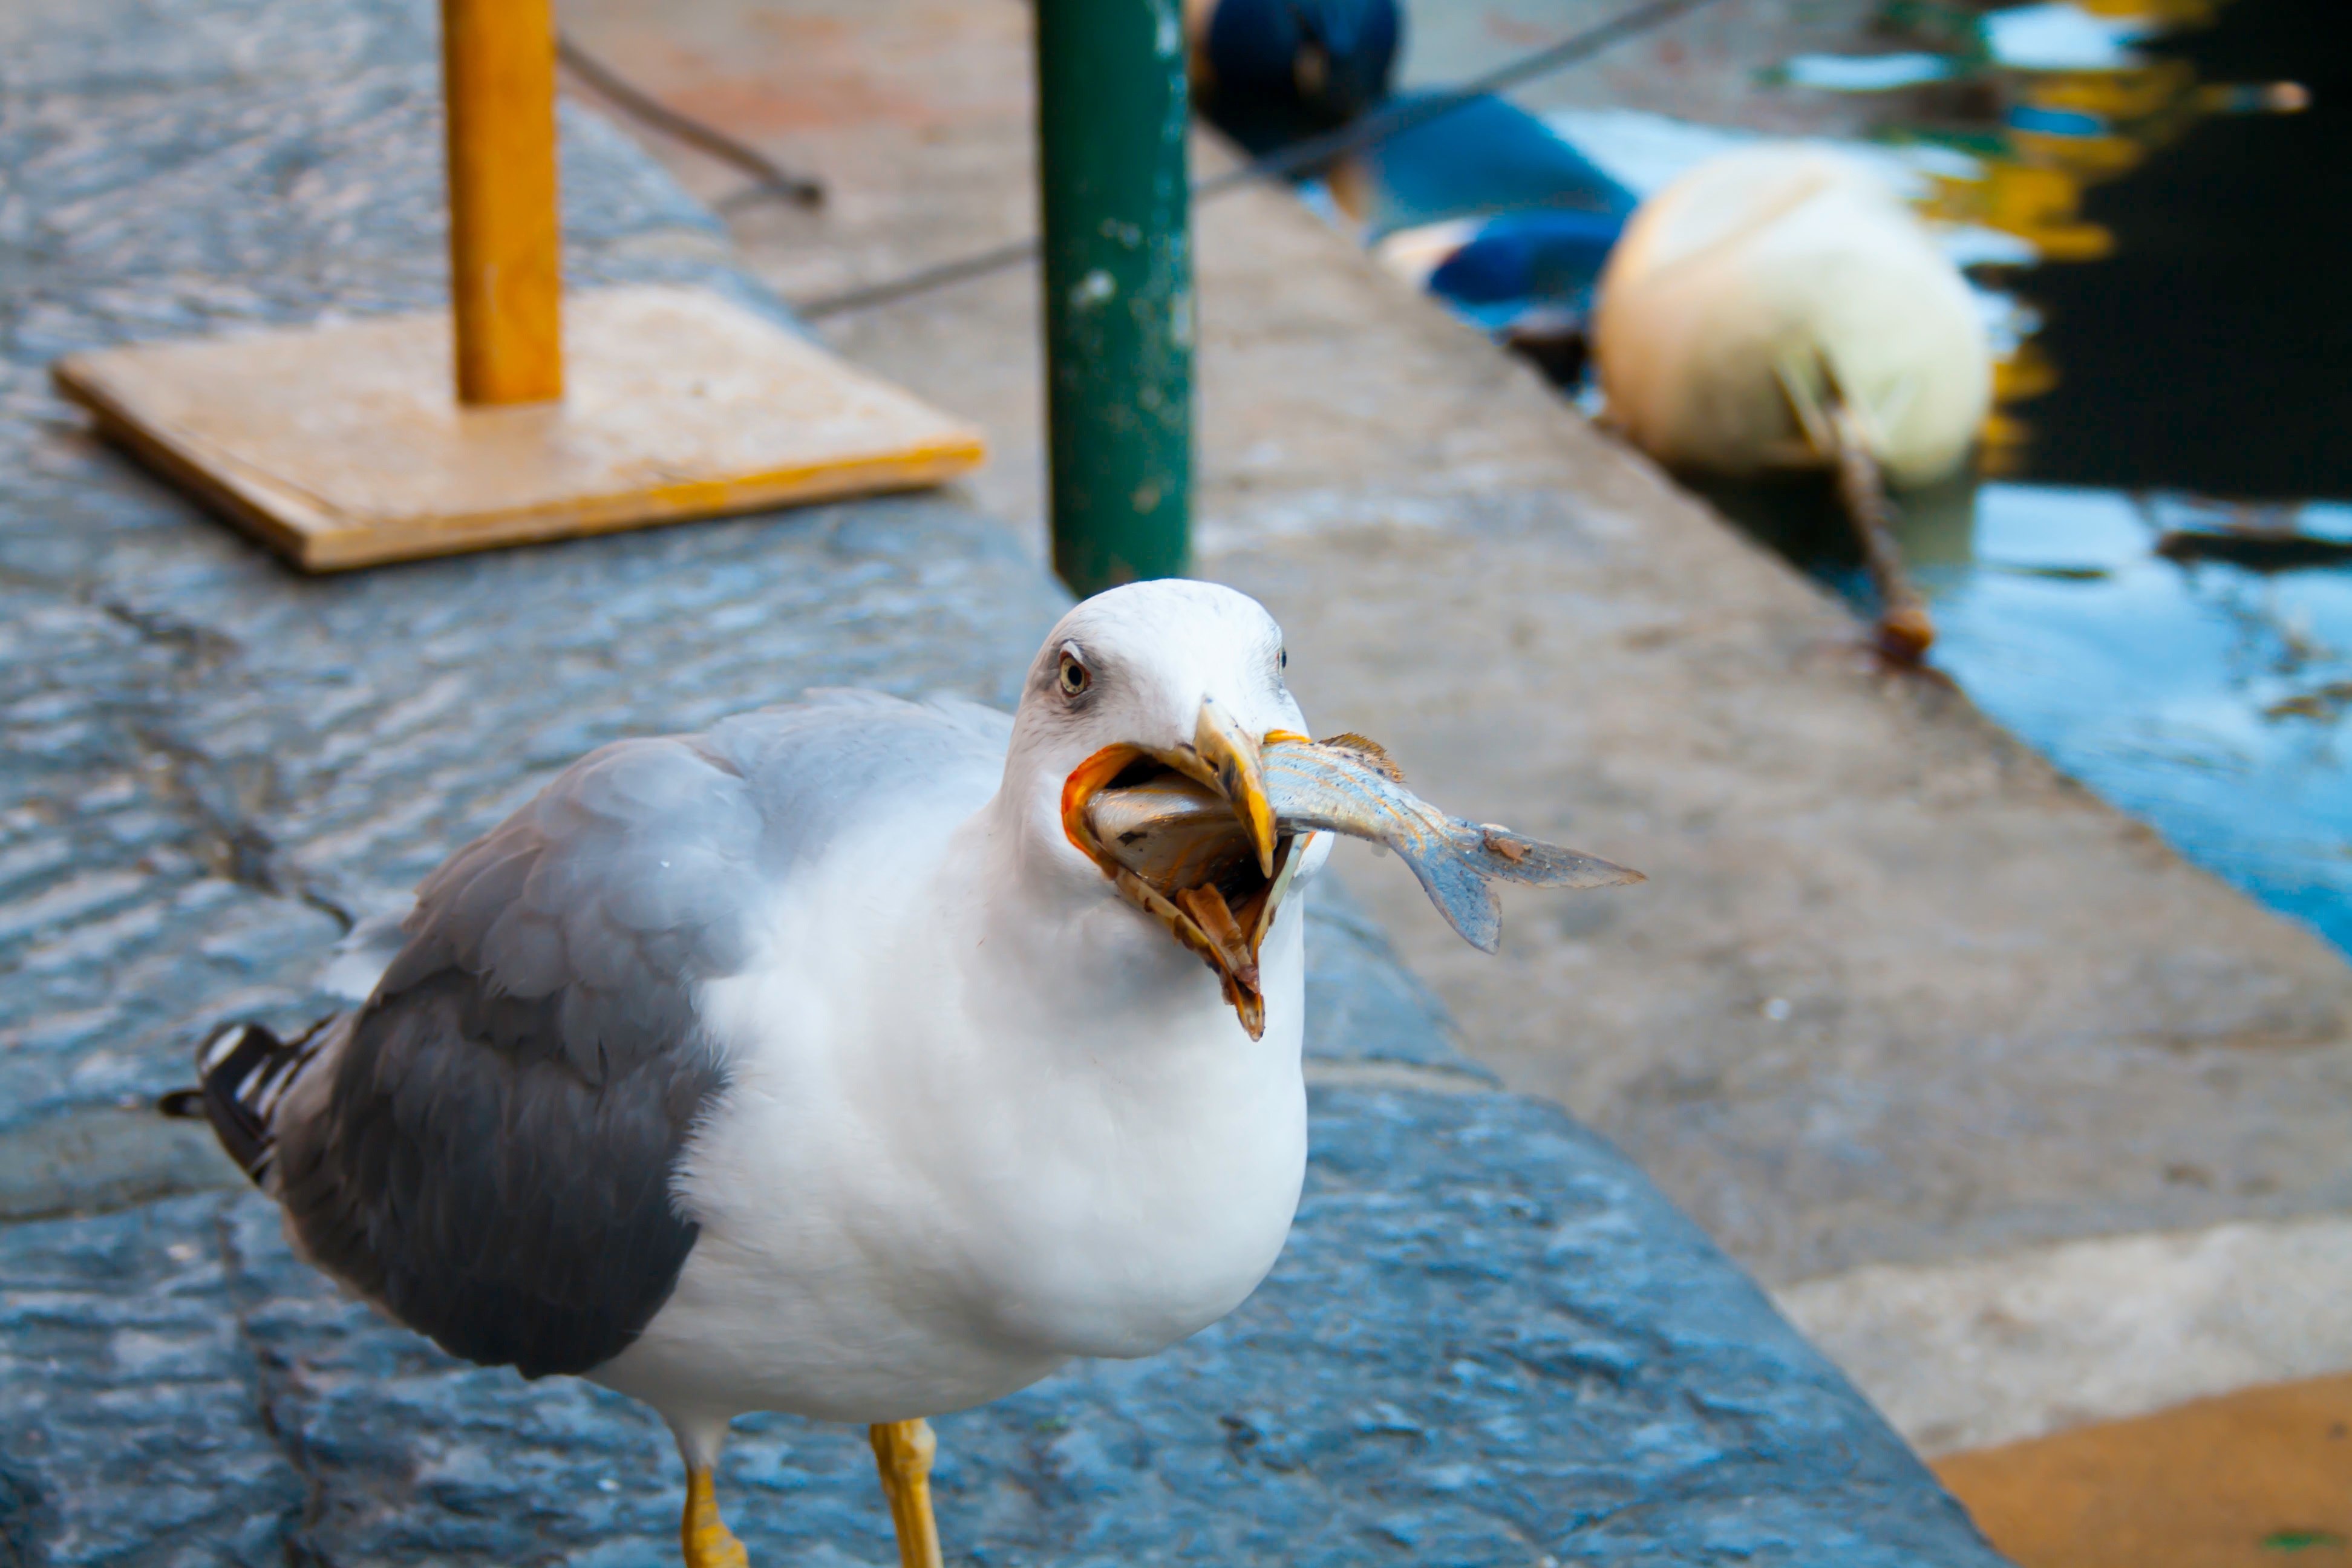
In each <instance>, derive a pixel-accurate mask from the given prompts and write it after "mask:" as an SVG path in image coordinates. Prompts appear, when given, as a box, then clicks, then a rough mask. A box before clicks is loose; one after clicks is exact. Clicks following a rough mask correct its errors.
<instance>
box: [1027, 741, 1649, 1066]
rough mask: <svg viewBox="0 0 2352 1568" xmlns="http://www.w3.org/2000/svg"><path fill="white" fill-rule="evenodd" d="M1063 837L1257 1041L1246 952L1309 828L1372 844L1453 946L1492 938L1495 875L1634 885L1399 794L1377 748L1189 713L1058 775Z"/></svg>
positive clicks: (1589, 861)
mask: <svg viewBox="0 0 2352 1568" xmlns="http://www.w3.org/2000/svg"><path fill="white" fill-rule="evenodd" d="M1062 828H1063V831H1064V832H1065V833H1066V835H1067V836H1068V837H1069V839H1070V842H1071V843H1073V844H1075V845H1076V846H1077V847H1078V848H1079V849H1080V850H1081V851H1083V852H1084V853H1085V854H1086V856H1087V858H1089V859H1091V860H1092V861H1094V863H1095V864H1096V865H1097V866H1098V867H1100V868H1102V870H1103V874H1104V875H1105V876H1108V877H1109V878H1110V879H1111V880H1112V881H1113V882H1114V883H1115V884H1116V885H1117V886H1118V890H1119V893H1120V894H1121V896H1122V897H1124V898H1126V899H1127V900H1128V901H1129V902H1130V903H1132V904H1134V905H1135V906H1136V907H1137V908H1139V909H1140V910H1145V911H1146V912H1147V913H1149V914H1150V915H1152V916H1153V917H1154V918H1155V919H1157V920H1158V921H1160V924H1161V925H1162V926H1164V927H1166V928H1167V930H1168V931H1169V932H1170V933H1171V935H1173V936H1174V937H1175V938H1176V940H1177V941H1178V942H1181V943H1182V944H1183V945H1184V946H1185V947H1187V948H1189V949H1191V950H1192V952H1196V953H1198V954H1200V956H1201V958H1202V961H1203V962H1204V963H1207V964H1208V966H1209V967H1210V968H1211V969H1212V970H1213V971H1215V972H1216V973H1217V974H1218V975H1219V977H1220V978H1221V980H1222V981H1223V985H1224V994H1225V1000H1226V1001H1227V1002H1228V1003H1230V1004H1231V1005H1232V1006H1233V1008H1234V1013H1235V1015H1236V1016H1239V1017H1240V1019H1241V1022H1242V1027H1243V1028H1244V1029H1245V1030H1247V1031H1248V1032H1249V1037H1250V1038H1252V1039H1257V1038H1259V1037H1261V1036H1263V1035H1264V1034H1265V996H1264V994H1263V991H1262V989H1261V987H1260V985H1259V977H1258V967H1257V955H1258V950H1259V948H1260V947H1261V946H1262V945H1263V944H1264V942H1265V937H1266V933H1267V932H1268V931H1270V930H1271V929H1272V928H1273V925H1274V917H1275V914H1276V911H1277V910H1279V908H1280V907H1281V904H1282V900H1283V896H1284V894H1285V893H1286V892H1287V891H1288V889H1289V886H1290V882H1291V879H1292V875H1293V873H1294V872H1295V871H1296V870H1297V864H1298V859H1299V857H1300V856H1301V854H1302V853H1303V852H1304V850H1305V847H1306V845H1307V841H1308V839H1309V838H1311V837H1312V836H1313V835H1314V834H1315V833H1316V832H1318V831H1325V830H1328V831H1331V832H1336V833H1343V834H1346V835H1348V836H1349V837H1356V838H1363V839H1367V840H1370V841H1371V842H1373V843H1377V844H1384V845H1386V846H1388V847H1390V848H1391V849H1394V850H1395V851H1396V852H1397V853H1398V855H1399V857H1400V858H1402V859H1403V860H1404V862H1405V863H1406V865H1408V866H1409V867H1411V868H1412V873H1413V875H1414V877H1415V878H1416V879H1419V881H1420V882H1421V885H1422V889H1423V891H1425V892H1426V893H1427V894H1428V895H1429V900H1430V902H1431V903H1433V904H1434V905H1435V906H1436V907H1437V910H1438V912H1439V913H1441V914H1443V915H1444V917H1445V919H1446V921H1447V922H1448V923H1450V924H1451V925H1452V926H1453V927H1454V930H1455V931H1459V932H1460V933H1461V934H1462V936H1463V938H1464V940H1465V941H1467V942H1470V943H1472V944H1473V945H1474V946H1476V947H1478V948H1481V949H1483V950H1484V951H1486V952H1494V951H1496V947H1497V946H1498V945H1499V944H1500V942H1501V940H1502V913H1501V909H1500V905H1499V904H1498V902H1497V900H1496V897H1495V891H1494V888H1493V884H1494V883H1495V882H1496V881H1512V882H1525V883H1528V884H1531V885H1534V886H1537V887H1550V888H1601V887H1610V886H1615V885H1620V884H1623V883H1628V882H1638V881H1641V880H1642V879H1643V878H1642V874H1641V873H1640V872H1639V871H1632V870H1628V869H1626V868H1624V867H1622V866H1618V865H1613V864H1612V863H1611V862H1609V861H1607V860H1602V859H1600V858H1596V857H1594V856H1591V855H1586V854H1583V853H1581V852H1580V851H1578V850H1574V849H1568V848H1563V847H1560V846H1559V845H1555V844H1546V843H1544V842H1542V841H1541V840H1538V839H1533V838H1528V837H1523V836H1521V835H1519V834H1517V833H1514V832H1512V831H1511V830H1510V829H1508V828H1507V827H1504V826H1500V825H1498V824H1495V823H1474V822H1469V821H1466V820H1465V819H1463V818H1461V817H1457V816H1449V815H1448V814H1447V813H1445V812H1444V811H1441V810H1439V809H1438V808H1437V807H1435V806H1433V805H1430V804H1429V803H1428V802H1426V801H1424V800H1423V799H1421V798H1420V797H1419V796H1417V795H1414V794H1413V793H1412V791H1411V790H1409V789H1407V788H1405V787H1404V775H1403V773H1402V772H1401V771H1400V770H1399V769H1398V768H1397V766H1396V764H1395V763H1393V762H1391V760H1390V759H1389V755H1388V753H1387V752H1384V751H1382V750H1381V748H1380V747H1379V746H1378V745H1375V744H1374V743H1373V742H1370V741H1367V740H1365V739H1363V738H1362V737H1361V736H1359V735H1341V736H1339V737H1337V738H1335V739H1333V740H1329V741H1310V740H1308V739H1307V737H1306V736H1304V735H1295V734H1291V733H1288V732H1287V731H1278V730H1277V731H1271V732H1270V733H1268V734H1266V735H1264V736H1262V737H1257V738H1255V739H1254V738H1252V737H1251V736H1250V735H1249V734H1248V733H1247V732H1245V731H1243V730H1241V729H1240V728H1239V727H1238V726H1237V725H1235V724H1234V722H1233V721H1232V719H1231V717H1230V716H1229V715H1227V714H1226V713H1225V712H1224V711H1223V710H1221V709H1220V708H1218V707H1217V705H1216V704H1215V703H1213V702H1207V703H1203V704H1202V708H1201V713H1200V719H1199V721H1198V722H1197V724H1196V725H1195V726H1194V729H1193V736H1192V743H1191V744H1190V745H1189V746H1178V747H1174V748H1167V749H1160V748H1151V747H1146V746H1139V745H1117V746H1108V747H1105V748H1104V749H1103V750H1102V751H1099V752H1096V753H1095V754H1094V755H1093V756H1091V757H1089V758H1087V760H1086V761H1085V762H1084V763H1080V764H1079V765H1078V767H1077V768H1076V770H1075V771H1074V772H1073V773H1071V774H1070V776H1069V779H1068V781H1067V783H1066V784H1065V785H1064V787H1063V791H1062Z"/></svg>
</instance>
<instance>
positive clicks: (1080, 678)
mask: <svg viewBox="0 0 2352 1568" xmlns="http://www.w3.org/2000/svg"><path fill="white" fill-rule="evenodd" d="M1094 679H1095V678H1094V677H1093V675H1091V674H1090V673H1088V672H1087V667H1086V666H1085V665H1083V664H1080V663H1079V662H1078V656H1077V655H1076V654H1074V653H1072V652H1070V651H1069V650H1068V649H1066V648H1065V649H1064V650H1063V652H1062V694H1063V695H1064V696H1066V697H1076V695H1078V693H1080V692H1081V691H1084V690H1085V689H1087V687H1089V686H1091V685H1093V684H1094Z"/></svg>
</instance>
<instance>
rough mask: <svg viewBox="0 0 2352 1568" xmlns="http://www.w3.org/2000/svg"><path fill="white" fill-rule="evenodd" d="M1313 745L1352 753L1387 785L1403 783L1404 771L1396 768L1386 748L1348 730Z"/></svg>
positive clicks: (1394, 760) (1394, 761)
mask: <svg viewBox="0 0 2352 1568" xmlns="http://www.w3.org/2000/svg"><path fill="white" fill-rule="evenodd" d="M1315 743H1316V744H1317V745H1318V746H1329V747H1332V748H1333V749H1334V750H1337V751H1342V752H1353V753H1355V754H1356V755H1357V756H1359V757H1361V758H1362V759H1363V760H1364V762H1365V763H1367V764H1368V765H1369V766H1370V767H1371V768H1372V770H1373V771H1374V772H1376V773H1379V774H1380V775H1381V777H1382V778H1385V779H1387V780H1388V781H1389V783H1391V784H1402V783H1404V770H1403V769H1402V768H1401V767H1399V766H1397V764H1396V759H1395V758H1394V757H1391V756H1390V755H1389V753H1388V748H1387V747H1385V746H1383V745H1381V743H1380V742H1378V741H1373V740H1368V739H1367V738H1365V737H1364V736H1362V735H1359V734H1357V733H1356V732H1355V731H1352V730H1350V731H1348V732H1347V733H1345V734H1341V735H1334V736H1332V737H1331V738H1330V739H1329V740H1328V741H1318V742H1315Z"/></svg>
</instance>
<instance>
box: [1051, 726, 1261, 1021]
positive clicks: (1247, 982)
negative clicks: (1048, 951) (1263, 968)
mask: <svg viewBox="0 0 2352 1568" xmlns="http://www.w3.org/2000/svg"><path fill="white" fill-rule="evenodd" d="M1262 744H1263V742H1260V741H1259V740H1258V739H1257V738H1256V737H1255V736H1253V735H1252V734H1250V732H1249V731H1246V730H1244V729H1243V728H1242V727H1241V726H1240V725H1239V724H1238V723H1236V722H1235V721H1234V718H1233V716H1232V715H1231V714H1229V713H1227V712H1226V711H1225V710H1223V708H1221V707H1220V706H1218V704H1217V703H1216V702H1215V701H1214V700H1210V701H1204V702H1202V704H1201V710H1200V712H1199V714H1198V715H1197V716H1196V717H1195V719H1194V721H1193V725H1192V740H1191V742H1189V743H1181V744H1178V745H1174V746H1146V745H1141V744H1132V743H1130V744H1121V745H1114V746H1106V747H1104V748H1103V749H1102V750H1101V751H1099V752H1096V753H1095V754H1094V755H1092V756H1090V757H1088V758H1087V760H1086V761H1085V762H1083V763H1079V764H1078V766H1077V767H1076V770H1074V771H1073V772H1072V773H1071V774H1070V776H1069V777H1068V778H1067V779H1066V780H1065V781H1064V783H1063V785H1062V814H1061V815H1062V830H1063V832H1064V833H1065V834H1066V836H1067V837H1068V838H1069V840H1070V842H1071V843H1072V844H1073V845H1075V846H1076V847H1078V849H1080V850H1081V851H1083V852H1084V853H1085V855H1086V856H1087V858H1088V859H1090V860H1092V861H1093V862H1094V863H1095V864H1096V865H1097V866H1099V867H1100V868H1102V872H1103V875H1105V876H1107V877H1108V878H1110V879H1111V880H1112V881H1113V882H1114V883H1116V884H1117V886H1118V890H1119V893H1120V895H1121V896H1122V897H1123V898H1125V899H1126V900H1128V901H1129V903H1131V904H1133V905H1135V906H1136V907H1137V908H1138V909H1140V910H1144V911H1145V912H1146V913H1148V914H1150V915H1151V916H1152V917H1153V918H1154V919H1156V920H1158V921H1160V924H1161V925H1163V926H1165V927H1166V928H1167V929H1168V931H1169V932H1170V934H1171V935H1172V936H1174V937H1175V938H1176V940H1177V941H1178V942H1181V943H1182V944H1183V945H1184V946H1185V947H1187V948H1189V949H1191V950H1192V952H1196V953H1198V954H1199V955H1200V956H1201V958H1202V961H1203V962H1204V963H1207V964H1208V966H1209V967H1210V968H1211V969H1213V970H1214V971H1215V972H1216V973H1217V974H1218V977H1219V978H1220V979H1221V980H1222V981H1223V984H1224V989H1225V999H1226V1001H1228V1002H1229V1003H1231V1004H1232V1005H1233V1008H1234V1013H1235V1014H1236V1015H1237V1016H1239V1017H1240V1019H1241V1022H1242V1027H1243V1028H1244V1029H1245V1030H1247V1031H1248V1033H1249V1037H1250V1038H1252V1039H1256V1038H1258V1037H1261V1036H1262V1035H1264V1033H1265V995H1264V993H1263V992H1262V991H1261V990H1260V989H1259V979H1258V968H1257V954H1258V949H1259V947H1260V946H1261V945H1262V944H1263V943H1264V942H1265V938H1266V934H1267V932H1268V931H1270V930H1271V929H1272V928H1273V925H1274V916H1275V912H1276V910H1277V909H1279V908H1280V907H1281V903H1282V899H1283V894H1284V892H1285V890H1286V889H1287V888H1288V887H1289V885H1290V878H1291V873H1292V872H1293V871H1295V870H1296V869H1297V863H1298V859H1299V846H1298V844H1297V842H1295V841H1294V840H1292V839H1287V838H1284V837H1281V836H1280V834H1279V831H1278V829H1277V828H1276V824H1275V818H1274V803H1273V801H1272V800H1271V799H1270V798H1269V797H1268V795H1267V794H1266V785H1265V761H1264V758H1263V756H1262V754H1261V747H1262ZM1154 773H1157V774H1159V775H1160V776H1161V777H1162V778H1163V779H1165V778H1167V777H1168V776H1169V775H1171V774H1181V775H1182V776H1183V777H1184V778H1186V779H1189V780H1191V781H1192V784H1185V785H1183V786H1181V789H1180V790H1179V791H1178V792H1177V793H1178V794H1179V795H1181V794H1182V792H1183V791H1187V790H1189V791H1192V794H1191V795H1190V796H1189V799H1190V800H1191V801H1192V803H1193V805H1192V806H1191V807H1190V808H1188V809H1192V810H1196V811H1204V812H1205V813H1206V816H1197V817H1194V818H1192V821H1193V822H1194V823H1196V824H1197V825H1198V831H1197V832H1195V833H1194V834H1192V836H1190V837H1187V836H1185V835H1182V834H1179V835H1177V836H1176V837H1174V838H1171V839H1168V840H1166V842H1167V843H1168V844H1169V845H1170V846H1171V848H1170V854H1169V856H1168V857H1167V858H1161V859H1160V860H1159V861H1157V862H1155V863H1153V864H1151V865H1148V866H1146V865H1143V863H1142V862H1140V861H1139V862H1138V863H1137V866H1129V865H1126V864H1122V863H1121V859H1120V856H1121V855H1130V847H1131V843H1132V838H1131V837H1130V838H1122V839H1121V840H1120V845H1119V847H1118V852H1117V853H1114V852H1113V847H1111V846H1107V845H1106V844H1104V843H1103V842H1102V841H1101V840H1100V839H1098V838H1097V837H1096V831H1095V825H1094V822H1093V819H1092V812H1091V810H1090V805H1091V803H1092V802H1093V801H1094V798H1095V797H1096V795H1099V794H1100V793H1101V792H1103V791H1104V790H1107V789H1112V788H1113V787H1114V786H1119V787H1120V789H1121V792H1122V793H1125V792H1129V791H1135V792H1140V791H1142V790H1146V789H1148V788H1150V784H1149V780H1150V776H1151V775H1152V774H1154ZM1121 781H1127V782H1126V783H1125V784H1121ZM1193 785H1199V786H1200V788H1199V789H1197V790H1195V789H1193V787H1192V786H1193ZM1204 792H1205V793H1204ZM1206 795H1214V797H1215V802H1211V801H1210V800H1208V799H1207V798H1206ZM1161 798H1162V799H1163V800H1164V799H1166V797H1165V796H1163V797H1161ZM1216 803H1222V809H1221V808H1220V805H1218V804H1216ZM1227 812H1230V813H1231V814H1232V815H1231V816H1227V815H1226V813H1227ZM1237 829H1238V831H1236V830H1237ZM1180 839H1181V842H1178V840H1180ZM1154 842H1160V840H1159V839H1158V838H1157V837H1156V835H1155V836H1154ZM1130 858H1132V857H1131V855H1130ZM1139 868H1140V871H1139Z"/></svg>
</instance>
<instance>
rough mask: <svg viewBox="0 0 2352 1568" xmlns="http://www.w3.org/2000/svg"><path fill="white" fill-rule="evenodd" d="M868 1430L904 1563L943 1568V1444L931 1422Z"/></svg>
mask: <svg viewBox="0 0 2352 1568" xmlns="http://www.w3.org/2000/svg"><path fill="white" fill-rule="evenodd" d="M867 1435H868V1436H871V1437H872V1438H873V1439H874V1467H875V1468H877V1469H878V1470H879V1471H881V1472H882V1495H883V1496H885V1497H887V1498H888V1499H889V1500H890V1522H891V1523H892V1524H893V1525H895V1526H897V1527H898V1568H940V1525H939V1521H937V1520H936V1519H934V1518H932V1517H931V1458H932V1456H934V1455H935V1454H937V1453H938V1452H939V1451H940V1443H939V1439H938V1438H937V1437H934V1436H931V1424H930V1423H929V1422H928V1421H924V1420H920V1419H917V1420H913V1421H881V1422H877V1423H876V1424H875V1425H874V1426H873V1427H872V1428H871V1429H870V1430H869V1432H868V1434H867ZM689 1568H691V1565H689Z"/></svg>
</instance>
